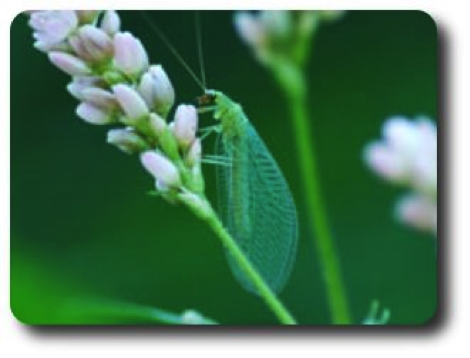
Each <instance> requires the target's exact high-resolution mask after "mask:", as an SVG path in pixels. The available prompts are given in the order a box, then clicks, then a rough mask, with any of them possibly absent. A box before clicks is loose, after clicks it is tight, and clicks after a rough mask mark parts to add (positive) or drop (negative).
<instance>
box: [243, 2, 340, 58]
mask: <svg viewBox="0 0 470 358" xmlns="http://www.w3.org/2000/svg"><path fill="white" fill-rule="evenodd" d="M342 14H343V11H333V10H330V11H316V10H311V11H307V10H305V11H304V10H302V11H287V10H276V11H273V10H264V11H259V12H256V13H255V12H247V11H243V12H238V13H237V14H236V15H235V19H234V21H235V27H236V29H237V31H238V34H239V35H240V37H241V38H242V40H243V41H245V42H246V44H247V45H248V46H250V47H251V49H252V50H253V51H254V53H255V55H256V57H257V58H258V60H260V62H262V63H263V64H265V65H268V66H275V65H276V63H277V62H279V61H286V62H291V63H292V64H295V65H297V66H302V65H303V64H304V63H305V61H306V59H307V56H308V52H309V51H308V50H309V48H310V42H311V38H312V35H314V33H315V31H316V30H317V28H318V26H319V24H320V23H322V22H325V21H331V20H335V19H337V18H339V17H341V16H342Z"/></svg>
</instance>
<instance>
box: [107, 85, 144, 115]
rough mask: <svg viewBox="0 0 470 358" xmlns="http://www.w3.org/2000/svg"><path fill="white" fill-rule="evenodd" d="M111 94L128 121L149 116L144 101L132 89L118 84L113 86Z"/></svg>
mask: <svg viewBox="0 0 470 358" xmlns="http://www.w3.org/2000/svg"><path fill="white" fill-rule="evenodd" d="M113 92H114V95H115V97H116V100H117V101H118V103H119V105H120V106H121V108H122V110H123V111H124V113H125V114H126V116H127V117H129V118H130V119H132V120H135V119H140V118H142V117H144V116H147V115H148V114H149V110H148V108H147V105H146V104H145V101H144V100H143V99H142V97H141V96H140V95H139V93H138V92H137V91H136V90H135V89H133V88H132V87H130V86H128V85H124V84H118V85H115V86H113Z"/></svg>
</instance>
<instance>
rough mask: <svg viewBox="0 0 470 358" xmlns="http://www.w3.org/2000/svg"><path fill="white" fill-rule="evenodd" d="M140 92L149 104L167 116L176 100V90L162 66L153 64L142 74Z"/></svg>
mask: <svg viewBox="0 0 470 358" xmlns="http://www.w3.org/2000/svg"><path fill="white" fill-rule="evenodd" d="M139 92H140V93H141V94H142V97H143V98H144V99H145V101H146V102H147V104H148V106H149V107H150V108H152V109H155V111H156V112H157V113H158V114H160V115H162V116H164V117H166V115H167V113H168V111H169V110H170V109H171V107H172V106H173V104H174V102H175V90H174V88H173V85H172V84H171V82H170V79H169V77H168V75H167V74H166V72H165V70H164V69H163V67H162V66H160V65H156V66H151V67H150V69H149V71H148V72H147V73H145V74H144V75H143V76H142V79H141V81H140V84H139Z"/></svg>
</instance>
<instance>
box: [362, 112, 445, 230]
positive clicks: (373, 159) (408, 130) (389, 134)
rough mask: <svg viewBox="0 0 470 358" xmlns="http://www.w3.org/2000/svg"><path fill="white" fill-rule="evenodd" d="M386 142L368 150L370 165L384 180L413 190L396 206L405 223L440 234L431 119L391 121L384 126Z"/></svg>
mask: <svg viewBox="0 0 470 358" xmlns="http://www.w3.org/2000/svg"><path fill="white" fill-rule="evenodd" d="M383 136H384V139H383V141H379V142H373V143H371V144H369V145H368V146H367V147H366V149H365V152H364V153H365V160H366V162H367V164H368V165H369V166H370V167H371V168H372V169H373V170H374V171H375V172H376V173H377V174H379V175H380V176H382V177H383V178H385V179H387V180H389V181H391V182H394V183H397V184H400V185H403V186H407V187H410V188H411V190H412V192H411V193H409V194H407V195H406V196H404V197H403V198H402V199H400V201H399V202H398V204H397V207H396V212H397V215H398V217H399V219H401V220H402V221H404V222H406V223H407V224H409V225H411V226H414V227H416V228H419V229H423V230H428V231H431V232H434V233H435V232H436V230H437V202H436V197H437V130H436V126H435V124H434V123H433V122H432V121H431V120H429V119H428V118H425V117H421V118H418V119H416V120H415V121H411V120H408V119H406V118H403V117H392V118H390V119H388V120H387V121H386V122H385V124H384V126H383Z"/></svg>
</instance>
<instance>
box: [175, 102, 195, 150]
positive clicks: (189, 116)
mask: <svg viewBox="0 0 470 358" xmlns="http://www.w3.org/2000/svg"><path fill="white" fill-rule="evenodd" d="M197 125H198V116H197V110H196V108H195V107H194V106H191V105H183V104H182V105H179V106H178V108H177V109H176V114H175V120H174V127H173V133H174V135H175V138H176V140H177V141H178V143H179V144H180V146H181V147H182V148H188V146H189V145H190V144H191V143H192V142H193V141H194V139H195V138H196V130H197Z"/></svg>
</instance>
